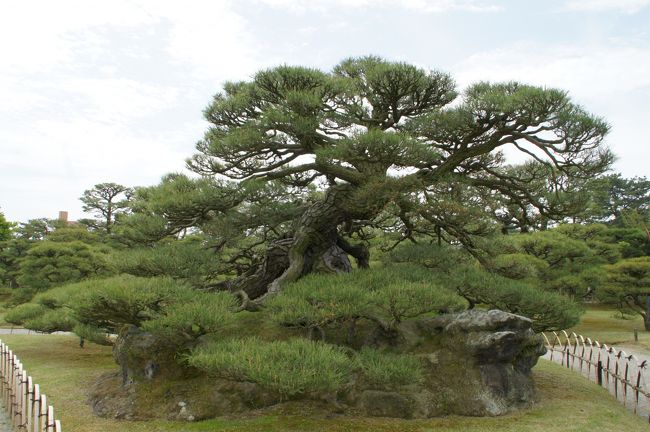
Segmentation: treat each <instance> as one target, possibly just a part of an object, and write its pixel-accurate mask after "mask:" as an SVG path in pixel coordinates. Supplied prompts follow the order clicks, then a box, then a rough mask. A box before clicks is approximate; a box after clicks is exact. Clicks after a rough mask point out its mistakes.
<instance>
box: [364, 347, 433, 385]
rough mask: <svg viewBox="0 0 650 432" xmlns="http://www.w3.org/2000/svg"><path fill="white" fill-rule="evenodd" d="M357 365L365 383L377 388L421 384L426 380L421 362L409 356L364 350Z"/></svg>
mask: <svg viewBox="0 0 650 432" xmlns="http://www.w3.org/2000/svg"><path fill="white" fill-rule="evenodd" d="M357 364H358V365H359V368H360V369H361V373H362V374H363V377H364V379H365V381H366V382H367V383H368V384H370V385H371V386H372V387H375V388H380V389H384V388H395V387H399V386H402V385H409V384H420V383H422V381H423V380H424V371H423V369H422V364H421V363H420V360H419V359H418V358H417V357H413V356H411V355H408V354H393V353H385V352H380V351H377V350H374V349H370V348H364V349H363V350H361V352H360V353H359V355H358V357H357Z"/></svg>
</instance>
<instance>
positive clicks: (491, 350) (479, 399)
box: [417, 310, 546, 416]
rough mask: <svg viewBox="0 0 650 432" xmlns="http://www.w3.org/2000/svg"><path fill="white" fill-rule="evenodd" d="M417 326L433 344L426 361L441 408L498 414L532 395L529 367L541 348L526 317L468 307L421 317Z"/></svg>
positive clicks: (524, 404)
mask: <svg viewBox="0 0 650 432" xmlns="http://www.w3.org/2000/svg"><path fill="white" fill-rule="evenodd" d="M417 327H418V329H419V331H420V333H421V335H422V336H423V338H424V339H425V340H426V339H429V340H430V342H433V345H434V346H436V347H437V350H436V351H435V352H434V353H433V354H427V355H426V356H425V360H426V361H425V364H426V365H427V366H426V367H427V372H428V374H429V376H430V381H431V382H432V383H435V384H434V386H433V387H435V390H436V392H435V394H436V397H434V399H435V401H434V402H433V403H434V404H439V405H440V406H439V407H438V408H440V409H442V411H445V412H447V413H449V414H462V415H479V416H480V415H501V414H505V413H507V412H509V411H512V410H514V409H517V408H520V407H522V406H526V405H527V404H529V403H531V402H532V401H533V400H534V398H535V386H534V382H533V380H532V377H531V369H532V367H533V366H534V365H535V364H536V363H537V359H538V358H539V356H541V355H543V354H544V353H545V352H546V349H545V348H544V343H543V339H542V338H541V336H539V335H537V334H535V333H534V332H533V330H532V321H531V320H530V319H528V318H526V317H522V316H519V315H515V314H511V313H507V312H503V311H499V310H491V311H482V310H469V311H465V312H462V313H459V314H450V315H444V316H440V317H435V318H428V319H423V320H420V321H419V322H418V323H417ZM429 388H431V389H433V388H432V386H431V385H430V386H429Z"/></svg>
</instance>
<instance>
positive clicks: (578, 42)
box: [0, 0, 650, 221]
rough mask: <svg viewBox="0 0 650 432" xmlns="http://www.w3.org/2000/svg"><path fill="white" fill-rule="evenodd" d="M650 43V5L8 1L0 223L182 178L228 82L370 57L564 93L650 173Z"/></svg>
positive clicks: (627, 167) (563, 0) (0, 69)
mask: <svg viewBox="0 0 650 432" xmlns="http://www.w3.org/2000/svg"><path fill="white" fill-rule="evenodd" d="M649 32H650V0H555V1H553V0H547V1H516V0H512V1H499V0H493V1H492V0H484V1H483V0H430V1H427V0H404V1H401V2H400V1H398V0H393V1H388V0H345V1H344V0H329V1H327V0H311V1H310V0H295V1H292V0H249V1H232V2H229V1H218V0H211V1H191V0H187V1H182V2H181V1H161V0H111V1H106V0H104V1H89V0H79V1H72V0H70V1H68V0H56V1H52V0H41V1H28V0H20V1H3V2H2V3H0V211H2V212H4V213H5V216H6V217H7V218H8V219H9V220H13V221H26V220H28V219H32V218H38V217H49V218H54V217H56V216H57V212H58V211H59V210H68V211H69V212H70V217H71V219H77V218H80V217H82V216H83V215H82V212H81V205H80V202H79V200H78V198H79V196H81V194H82V192H83V191H84V190H85V189H89V188H91V187H92V186H93V185H94V184H97V183H101V182H108V181H112V182H116V183H121V184H124V185H128V186H138V185H151V184H155V183H157V182H158V180H159V179H160V177H161V176H162V175H163V174H165V173H168V172H179V171H183V170H184V160H185V159H186V158H187V157H189V156H191V155H192V153H193V150H194V144H195V143H196V141H197V140H199V139H200V138H201V136H202V134H203V131H204V130H205V129H206V123H205V122H204V121H203V119H202V113H201V112H202V110H203V108H205V106H206V105H207V104H208V103H209V101H210V98H211V96H212V95H213V94H214V93H216V92H218V91H219V90H220V88H221V86H222V84H223V82H224V81H227V80H242V79H248V78H250V77H251V76H252V75H253V74H254V73H255V71H257V70H259V69H261V68H266V67H270V66H274V65H278V64H284V63H286V64H300V65H308V66H313V67H318V68H321V69H323V70H329V69H330V68H331V67H332V66H333V65H335V64H336V63H338V62H339V61H340V60H342V59H343V58H345V57H349V56H357V55H365V54H376V55H380V56H383V57H385V58H387V59H391V60H400V61H406V62H410V63H414V64H417V65H419V66H422V67H424V68H427V69H440V70H443V71H447V72H450V73H451V74H452V75H453V76H454V77H455V79H456V81H457V83H458V85H459V88H460V89H462V88H464V87H466V86H467V85H468V84H469V83H472V82H474V81H478V80H491V81H505V80H517V81H521V82H526V83H533V84H538V85H543V86H547V87H559V88H563V89H566V90H568V91H569V92H570V94H571V96H572V97H573V98H574V100H576V101H577V102H578V103H580V104H581V105H583V106H584V107H585V108H586V109H587V110H588V111H590V112H592V113H595V114H597V115H599V116H602V117H604V118H605V119H606V120H607V121H608V122H609V123H610V124H611V126H612V131H611V133H610V135H609V136H608V145H609V146H610V147H611V148H612V149H613V151H614V152H615V153H616V154H617V155H618V157H619V160H618V161H617V163H616V165H615V167H614V168H615V170H617V171H619V172H621V173H622V174H623V175H624V176H626V177H631V176H635V175H639V176H646V175H648V174H650V173H649V169H648V168H647V167H648V161H650V140H649V138H648V133H647V125H648V124H649V123H650V33H649Z"/></svg>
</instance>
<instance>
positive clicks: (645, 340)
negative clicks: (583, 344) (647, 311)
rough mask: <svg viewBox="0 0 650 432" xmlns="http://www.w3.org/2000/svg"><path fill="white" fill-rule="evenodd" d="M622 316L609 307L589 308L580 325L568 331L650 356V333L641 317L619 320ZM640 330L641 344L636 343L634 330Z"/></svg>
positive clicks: (635, 316)
mask: <svg viewBox="0 0 650 432" xmlns="http://www.w3.org/2000/svg"><path fill="white" fill-rule="evenodd" d="M619 317H620V314H619V313H618V312H617V311H616V310H615V309H612V308H611V307H608V306H589V307H588V308H587V311H586V313H585V314H584V315H583V316H582V318H581V319H580V324H578V325H577V326H575V327H572V328H571V329H569V330H567V332H568V333H570V332H576V333H577V334H581V335H583V336H584V337H585V338H586V337H589V338H591V339H592V340H597V341H598V342H600V343H601V344H604V343H605V344H608V345H613V346H617V345H625V346H631V347H635V348H637V349H638V350H639V351H648V354H650V332H648V331H645V330H644V327H643V319H642V318H641V316H640V315H633V316H631V317H630V319H621V318H619ZM635 328H636V329H637V330H638V334H639V342H635V341H634V329H635Z"/></svg>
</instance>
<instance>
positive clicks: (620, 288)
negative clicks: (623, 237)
mask: <svg viewBox="0 0 650 432" xmlns="http://www.w3.org/2000/svg"><path fill="white" fill-rule="evenodd" d="M606 271H607V283H606V284H605V287H604V289H603V290H602V293H601V295H600V297H601V298H602V299H603V300H604V301H607V302H611V303H615V304H624V305H626V306H627V307H628V308H629V309H631V310H633V311H635V312H637V313H638V314H639V315H641V316H642V317H643V323H644V325H645V329H646V330H648V331H650V302H649V301H648V300H649V299H650V297H649V296H650V257H647V256H646V257H637V258H629V259H625V260H622V261H619V262H617V263H616V264H612V265H609V266H607V267H606Z"/></svg>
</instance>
